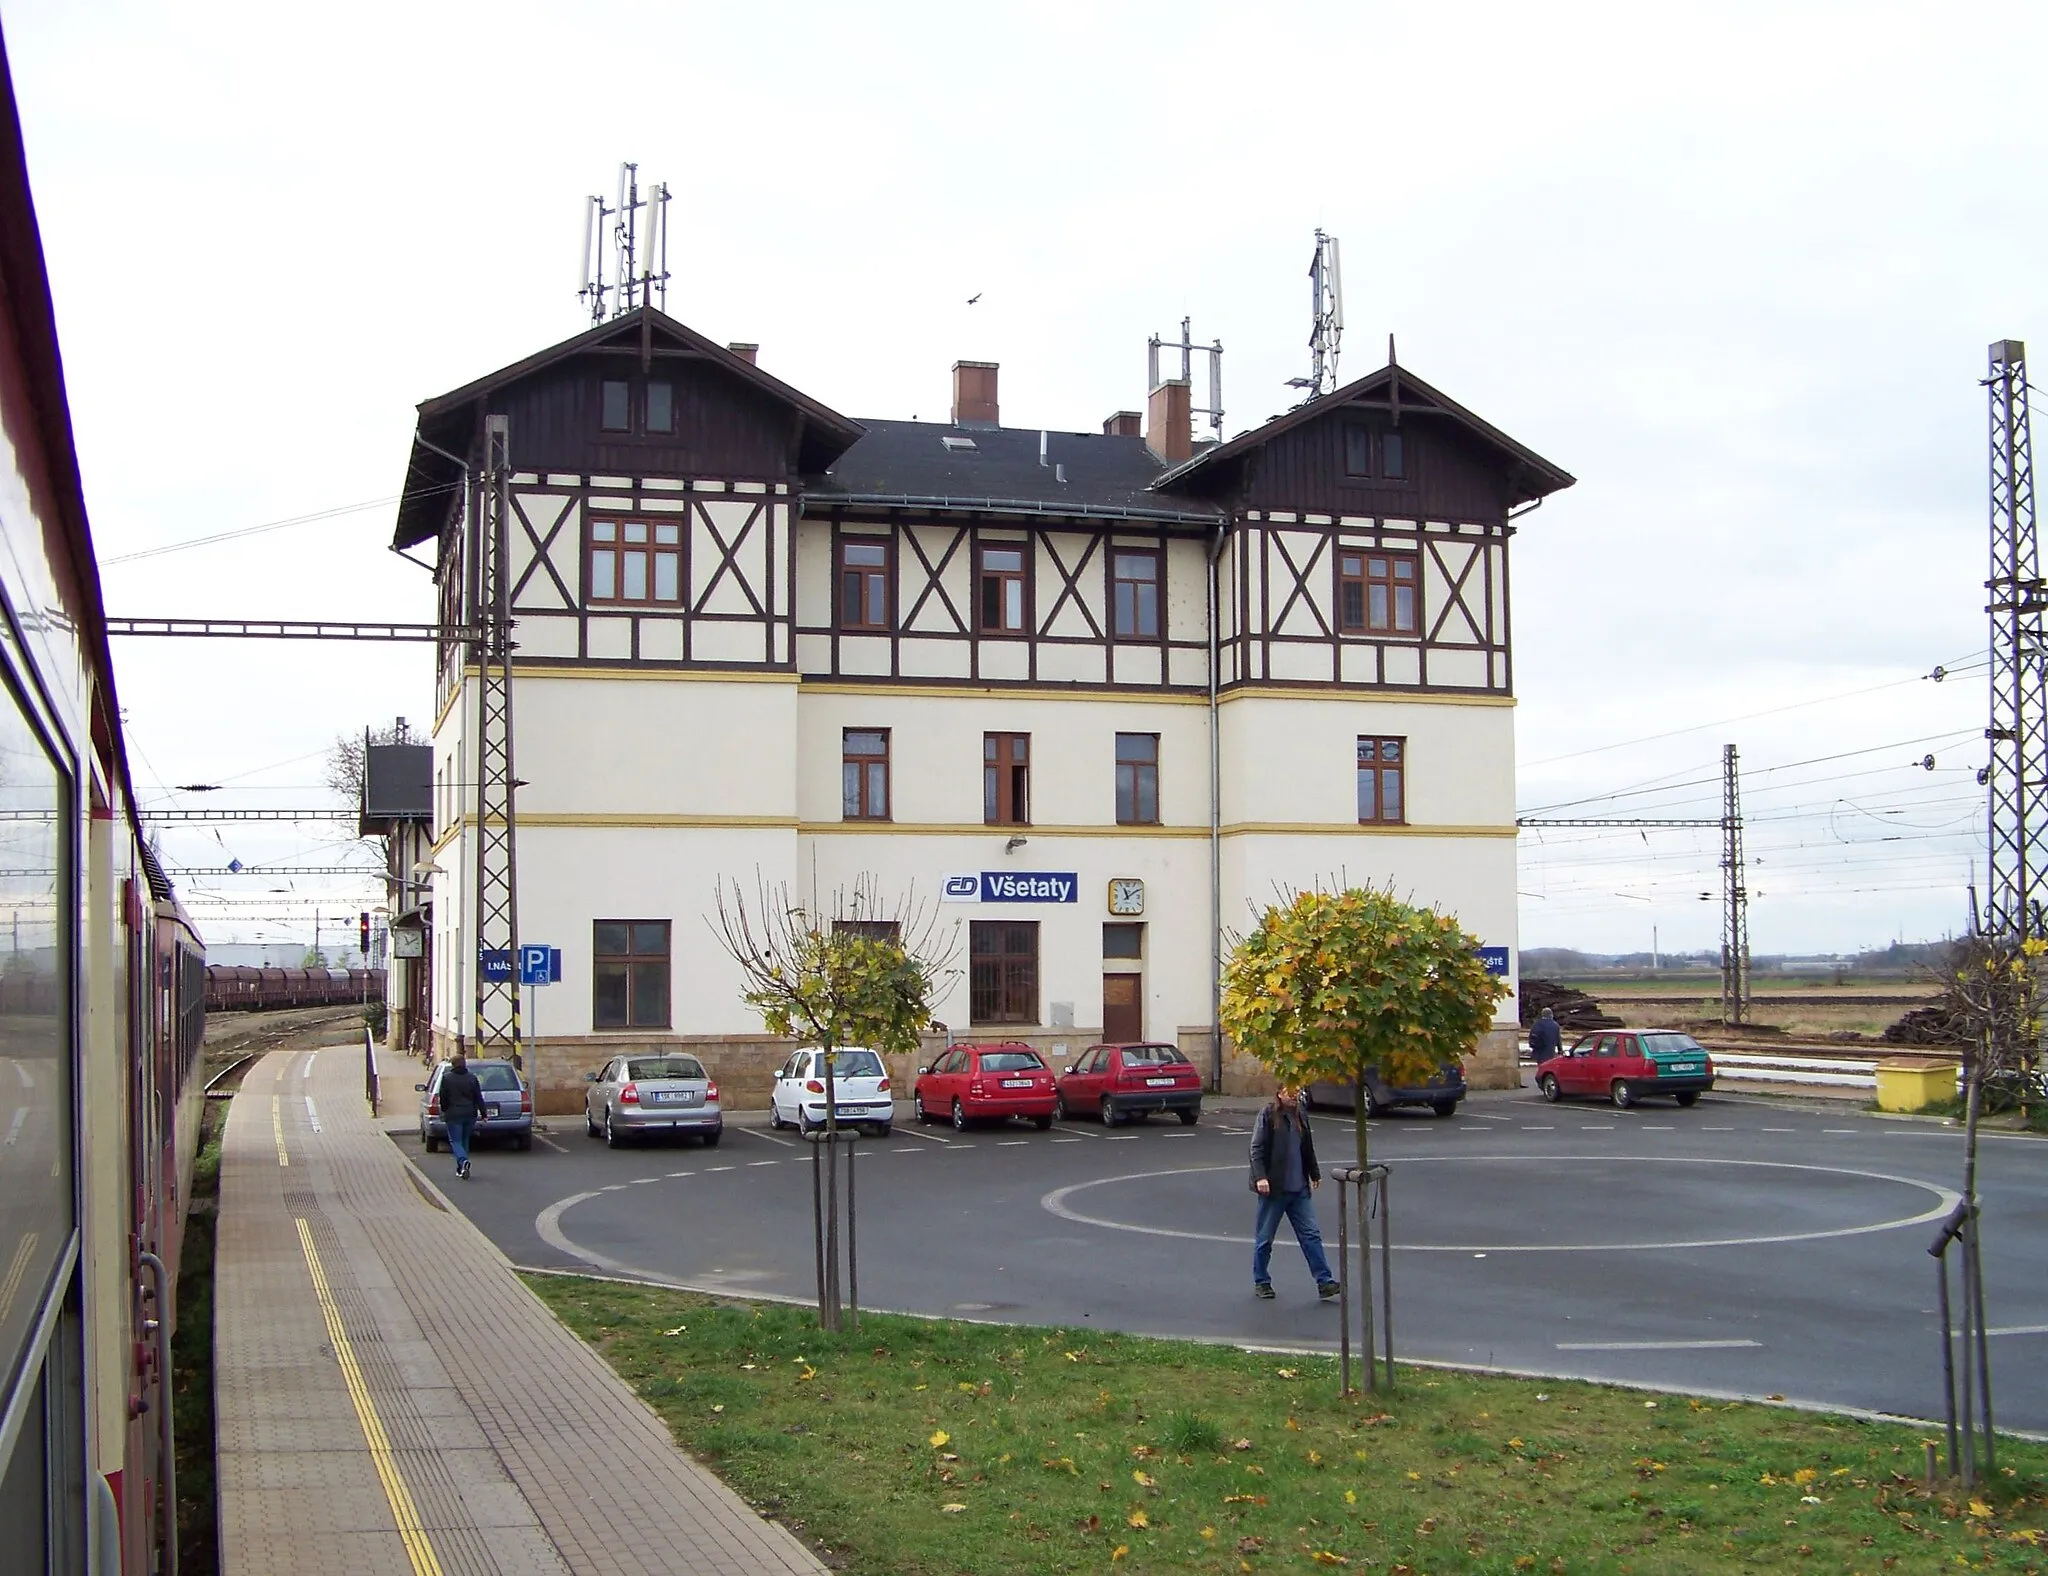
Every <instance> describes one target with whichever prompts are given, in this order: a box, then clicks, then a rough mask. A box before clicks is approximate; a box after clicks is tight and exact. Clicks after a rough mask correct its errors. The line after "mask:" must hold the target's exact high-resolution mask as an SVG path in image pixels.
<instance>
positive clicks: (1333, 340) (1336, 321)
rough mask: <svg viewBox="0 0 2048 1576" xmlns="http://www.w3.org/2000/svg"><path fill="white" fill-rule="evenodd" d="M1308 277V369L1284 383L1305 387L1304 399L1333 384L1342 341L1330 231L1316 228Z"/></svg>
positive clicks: (1339, 272) (1339, 285) (1339, 286)
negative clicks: (1327, 233)
mask: <svg viewBox="0 0 2048 1576" xmlns="http://www.w3.org/2000/svg"><path fill="white" fill-rule="evenodd" d="M1308 280H1309V308H1310V313H1311V316H1312V319H1313V321H1312V326H1311V327H1310V329H1309V335H1308V350H1309V373H1308V376H1307V377H1305V378H1289V379H1288V380H1287V386H1288V387H1289V388H1291V389H1303V390H1306V394H1305V398H1307V399H1318V398H1320V397H1321V396H1322V395H1325V394H1328V393H1331V392H1332V391H1334V390H1335V389H1336V387H1337V350H1338V347H1339V346H1340V345H1341V344H1342V343H1343V341H1344V275H1343V266H1342V264H1341V262H1340V260H1339V257H1338V251H1337V238H1336V237H1335V236H1334V235H1325V234H1324V233H1323V232H1322V231H1321V230H1318V231H1316V254H1315V256H1314V257H1313V258H1311V259H1310V261H1309V265H1308Z"/></svg>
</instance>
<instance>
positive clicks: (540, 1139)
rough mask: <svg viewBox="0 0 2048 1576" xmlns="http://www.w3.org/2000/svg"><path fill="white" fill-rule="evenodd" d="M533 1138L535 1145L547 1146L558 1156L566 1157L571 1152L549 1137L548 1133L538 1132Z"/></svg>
mask: <svg viewBox="0 0 2048 1576" xmlns="http://www.w3.org/2000/svg"><path fill="white" fill-rule="evenodd" d="M533 1137H534V1142H535V1143H540V1144H546V1145H547V1146H548V1148H550V1149H552V1150H553V1151H554V1152H555V1153H556V1154H558V1155H566V1154H567V1153H568V1152H569V1151H568V1150H566V1149H564V1148H563V1147H562V1146H561V1145H560V1144H558V1143H556V1142H555V1141H554V1140H553V1139H552V1138H550V1137H548V1135H547V1134H546V1133H540V1132H536V1133H535V1134H534V1135H533Z"/></svg>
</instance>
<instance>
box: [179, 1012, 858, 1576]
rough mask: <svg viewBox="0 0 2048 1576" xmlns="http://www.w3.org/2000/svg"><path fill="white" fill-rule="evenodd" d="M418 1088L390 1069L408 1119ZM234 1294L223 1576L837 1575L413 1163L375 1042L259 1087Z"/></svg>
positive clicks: (226, 1305) (233, 1225) (230, 1200)
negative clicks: (680, 1435) (687, 1436)
mask: <svg viewBox="0 0 2048 1576" xmlns="http://www.w3.org/2000/svg"><path fill="white" fill-rule="evenodd" d="M415 1071H416V1068H415V1066H414V1064H411V1063H404V1062H401V1063H399V1064H398V1065H397V1066H396V1067H394V1068H391V1069H389V1070H388V1072H387V1080H388V1081H387V1085H386V1096H385V1105H386V1110H387V1115H388V1112H389V1111H391V1110H393V1109H409V1108H410V1106H411V1104H412V1101H413V1099H414V1095H413V1093H412V1089H411V1083H412V1078H411V1076H410V1075H411V1074H412V1073H414V1072H415ZM394 1085H402V1087H394ZM448 1185H449V1186H451V1187H456V1186H461V1185H462V1184H460V1183H456V1182H452V1181H450V1182H449V1183H448ZM214 1296H215V1303H214V1309H215V1311H214V1321H215V1322H214V1398H215V1405H216V1414H217V1429H218V1442H219V1471H218V1481H219V1496H220V1552H221V1570H222V1572H223V1573H225V1576H297V1573H301V1572H305V1573H313V1572H328V1571H332V1572H337V1573H339V1572H384V1571H392V1572H400V1573H404V1572H412V1573H415V1576H437V1573H444V1572H445V1573H450V1576H453V1573H455V1572H501V1573H505V1576H519V1573H525V1572H562V1571H571V1572H585V1571H589V1572H600V1573H604V1576H630V1573H636V1572H649V1573H653V1572H662V1573H696V1572H716V1573H720V1576H756V1573H770V1576H772V1573H779V1572H818V1571H822V1570H824V1568H825V1567H824V1566H823V1565H822V1564H820V1563H819V1562H818V1561H817V1560H816V1559H815V1558H814V1557H813V1556H812V1555H811V1553H810V1552H809V1551H808V1550H807V1549H806V1548H805V1547H804V1546H803V1545H802V1544H801V1543H800V1542H799V1541H798V1540H797V1539H796V1538H795V1537H794V1536H793V1535H791V1534H790V1533H789V1532H788V1531H787V1530H785V1529H784V1528H782V1527H780V1526H777V1525H775V1524H774V1523H771V1522H767V1521H763V1520H762V1519H761V1518H760V1517H759V1516H757V1515H756V1514H755V1513H754V1512H753V1511H752V1510H750V1509H749V1508H748V1507H747V1505H746V1504H745V1503H744V1502H743V1501H742V1500H740V1499H739V1498H738V1496H736V1495H735V1494H733V1493H732V1492H731V1491H730V1490H729V1489H727V1488H726V1487H725V1486H724V1485H723V1484H722V1483H720V1482H719V1481H718V1480H717V1479H716V1478H715V1477H713V1476H712V1475H711V1474H710V1473H709V1472H707V1471H706V1470H705V1469H704V1468H703V1467H701V1466H699V1465H698V1464H697V1463H696V1462H694V1461H692V1460H691V1459H690V1458H689V1457H688V1456H687V1455H685V1454H684V1453H683V1452H682V1451H681V1450H680V1449H678V1448H677V1447H676V1445H675V1444H674V1442H673V1441H672V1440H671V1438H670V1436H669V1434H668V1431H667V1429H666V1428H665V1427H664V1426H663V1424H662V1423H661V1421H660V1419H658V1418H657V1417H656V1416H655V1415H654V1414H653V1413H652V1412H651V1411H650V1410H648V1408H647V1407H645V1406H644V1405H642V1404H641V1402H640V1401H639V1399H638V1398H637V1397H636V1396H634V1394H633V1393H632V1391H631V1390H629V1389H628V1388H627V1387H626V1385H625V1384H624V1383H623V1382H622V1381H621V1380H619V1379H618V1378H617V1376H616V1375H614V1374H613V1373H612V1371H611V1369H610V1368H608V1367H607V1366H606V1365H605V1363H604V1362H603V1360H602V1359H601V1358H599V1357H598V1356H597V1355H596V1353H594V1352H592V1351H591V1350H590V1349H589V1348H588V1347H586V1346H585V1345H584V1344H583V1343H582V1342H581V1341H580V1340H578V1339H577V1338H576V1337H575V1336H574V1335H572V1334H571V1333H570V1332H569V1331H568V1330H567V1329H566V1328H564V1327H563V1326H562V1325H561V1324H560V1323H558V1322H557V1321H556V1319H555V1318H554V1316H553V1315H552V1314H551V1313H549V1312H548V1310H547V1309H546V1308H545V1307H543V1306H542V1305H541V1303H540V1302H539V1301H538V1300H537V1299H535V1298H534V1297H533V1296H532V1294H531V1293H529V1292H528V1291H527V1290H526V1288H525V1286H523V1285H522V1284H521V1283H520V1281H519V1279H518V1278H517V1277H516V1276H515V1275H514V1274H513V1272H512V1269H511V1266H510V1265H509V1264H508V1263H507V1261H506V1259H505V1257H504V1255H503V1254H502V1253H500V1252H499V1251H498V1249H497V1248H495V1247H494V1246H492V1244H491V1243H490V1241H489V1240H488V1239H487V1238H486V1237H485V1236H484V1235H483V1234H482V1233H481V1232H480V1231H478V1230H477V1229H476V1228H475V1227H474V1226H473V1225H471V1224H470V1222H469V1221H468V1220H467V1219H466V1218H465V1217H464V1216H463V1215H462V1214H461V1213H460V1212H458V1211H455V1210H451V1209H449V1208H448V1207H447V1204H446V1202H445V1200H444V1199H443V1198H442V1197H441V1196H440V1193H439V1190H438V1189H437V1188H436V1187H435V1185H434V1183H433V1182H431V1181H429V1180H427V1179H426V1178H425V1177H423V1176H421V1174H420V1173H419V1172H417V1171H415V1170H414V1168H413V1167H412V1166H411V1165H409V1164H408V1163H407V1161H406V1159H405V1157H404V1156H403V1155H402V1154H401V1153H400V1152H399V1150H398V1149H397V1148H396V1147H395V1146H394V1145H393V1144H392V1143H391V1141H390V1140H389V1139H388V1138H386V1137H385V1136H384V1132H383V1127H382V1124H380V1123H379V1122H377V1121H374V1120H373V1119H372V1117H371V1115H370V1112H369V1108H368V1105H367V1102H366V1101H365V1100H364V1098H363V1091H362V1061H361V1052H360V1048H359V1046H337V1047H333V1048H330V1049H328V1050H323V1051H319V1052H315V1053H311V1054H308V1053H304V1052H294V1053H283V1052H273V1053H272V1054H270V1055H269V1056H267V1057H265V1058H264V1060H263V1061H262V1062H260V1063H258V1064H257V1065H256V1066H255V1067H254V1068H253V1069H252V1070H251V1071H250V1072H249V1074H248V1076H247V1077H246V1078H245V1079H244V1080H243V1083H242V1089H241V1093H240V1094H238V1095H237V1096H236V1098H235V1102H234V1105H233V1106H232V1108H231V1109H230V1112H229V1117H228V1124H227V1130H226V1137H225V1142H224V1148H223V1153H222V1160H221V1188H220V1226H219V1237H218V1245H217V1258H216V1267H215V1288H214Z"/></svg>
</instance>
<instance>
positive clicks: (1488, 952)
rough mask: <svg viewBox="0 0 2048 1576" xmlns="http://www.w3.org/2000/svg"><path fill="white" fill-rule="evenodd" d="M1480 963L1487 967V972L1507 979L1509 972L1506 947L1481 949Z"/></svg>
mask: <svg viewBox="0 0 2048 1576" xmlns="http://www.w3.org/2000/svg"><path fill="white" fill-rule="evenodd" d="M1479 961H1480V962H1481V963H1484V964H1485V965H1486V972H1487V973H1489V974H1497V975H1499V976H1500V977H1501V978H1503V979H1505V978H1506V977H1507V972H1508V949H1507V948H1506V947H1481V948H1480V949H1479Z"/></svg>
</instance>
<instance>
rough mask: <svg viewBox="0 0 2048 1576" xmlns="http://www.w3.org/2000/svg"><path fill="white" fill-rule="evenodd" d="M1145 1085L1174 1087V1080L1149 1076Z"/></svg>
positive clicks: (1165, 1087) (1154, 1087)
mask: <svg viewBox="0 0 2048 1576" xmlns="http://www.w3.org/2000/svg"><path fill="white" fill-rule="evenodd" d="M1145 1085H1146V1087H1147V1088H1150V1089H1171V1088H1172V1087H1173V1080H1172V1079H1171V1078H1147V1079H1146V1080H1145Z"/></svg>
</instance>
